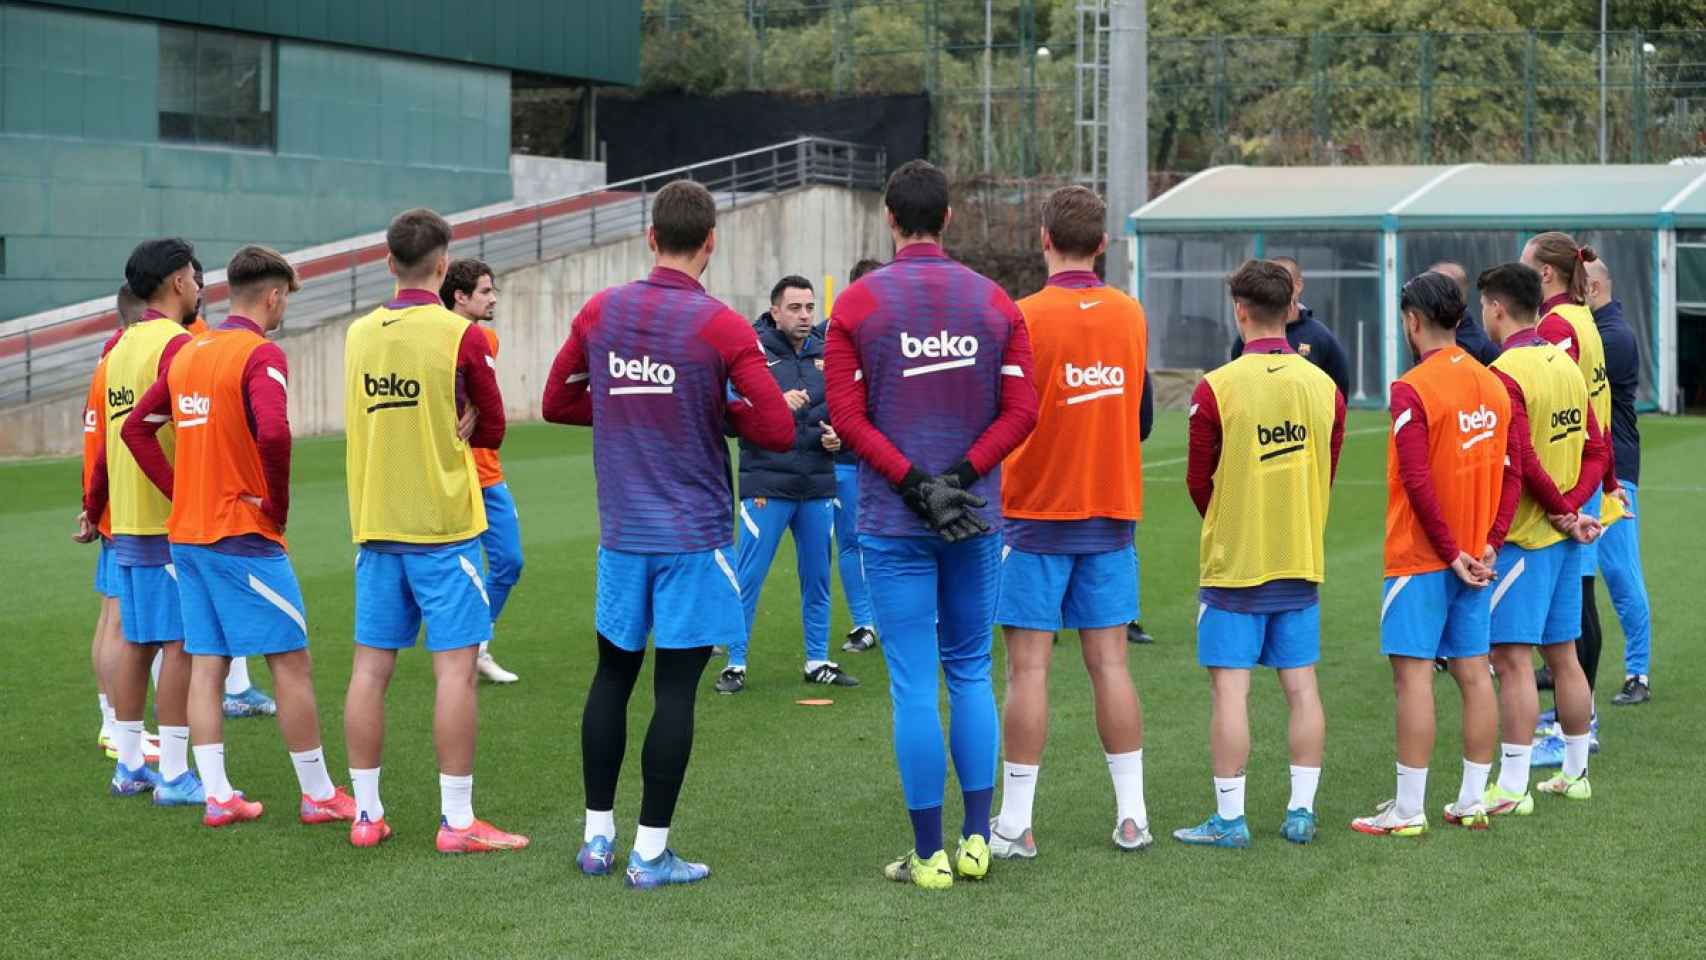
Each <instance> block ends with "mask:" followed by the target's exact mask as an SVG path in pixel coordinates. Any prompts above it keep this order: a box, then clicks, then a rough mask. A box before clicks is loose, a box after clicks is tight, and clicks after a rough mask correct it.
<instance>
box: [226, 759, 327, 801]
mask: <svg viewBox="0 0 1706 960" xmlns="http://www.w3.org/2000/svg"><path fill="white" fill-rule="evenodd" d="M290 765H291V766H293V767H295V768H296V782H297V784H298V785H300V786H301V787H302V793H303V794H304V795H305V796H307V797H308V799H310V800H330V799H332V794H334V793H337V792H338V788H337V787H334V786H332V775H331V774H330V773H329V772H327V770H326V751H325V749H324V748H323V747H315V748H314V749H312V750H304V751H302V752H301V753H292V754H291V755H290ZM196 766H198V767H199V766H201V754H199V753H198V754H196Z"/></svg>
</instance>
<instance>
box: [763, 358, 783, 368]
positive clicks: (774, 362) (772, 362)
mask: <svg viewBox="0 0 1706 960" xmlns="http://www.w3.org/2000/svg"><path fill="white" fill-rule="evenodd" d="M781 362H782V361H780V360H771V361H769V362H767V363H765V364H764V365H765V366H767V367H774V366H775V365H777V364H778V363H781Z"/></svg>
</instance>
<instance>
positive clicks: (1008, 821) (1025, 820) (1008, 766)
mask: <svg viewBox="0 0 1706 960" xmlns="http://www.w3.org/2000/svg"><path fill="white" fill-rule="evenodd" d="M1040 769H1042V768H1041V767H1040V766H1033V765H1032V764H1028V763H1003V764H1002V765H1001V813H1000V815H998V816H997V817H996V818H995V822H996V824H997V825H998V826H1000V828H1001V835H1002V836H1004V837H1009V838H1012V839H1015V840H1016V839H1018V838H1019V837H1021V836H1023V835H1024V833H1025V831H1026V830H1029V829H1030V828H1031V804H1032V803H1033V802H1034V801H1035V800H1036V798H1037V771H1038V770H1040Z"/></svg>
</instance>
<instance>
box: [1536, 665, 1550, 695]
mask: <svg viewBox="0 0 1706 960" xmlns="http://www.w3.org/2000/svg"><path fill="white" fill-rule="evenodd" d="M1534 688H1535V689H1536V690H1550V689H1552V668H1551V667H1541V668H1540V669H1539V670H1536V671H1534Z"/></svg>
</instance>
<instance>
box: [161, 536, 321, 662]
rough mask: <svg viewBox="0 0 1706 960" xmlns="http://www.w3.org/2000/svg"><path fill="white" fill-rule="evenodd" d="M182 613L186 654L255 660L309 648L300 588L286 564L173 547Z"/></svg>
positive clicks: (282, 559) (188, 546)
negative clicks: (258, 657) (250, 658)
mask: <svg viewBox="0 0 1706 960" xmlns="http://www.w3.org/2000/svg"><path fill="white" fill-rule="evenodd" d="M172 565H173V566H175V567H176V568H177V570H178V596H179V597H180V598H182V601H183V609H184V652H185V653H188V654H190V655H192V656H197V657H256V656H266V655H267V654H272V653H289V652H291V651H292V650H301V649H302V648H303V647H306V646H308V620H307V618H306V616H305V615H304V614H303V611H304V610H305V609H306V608H305V607H304V606H303V603H302V588H301V587H298V586H297V585H296V571H295V570H292V569H291V567H290V558H289V557H287V556H285V555H283V554H279V555H278V556H276V557H244V556H237V555H234V554H229V553H221V552H219V551H218V550H213V549H210V548H208V547H201V546H194V545H191V544H183V543H174V544H172Z"/></svg>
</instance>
